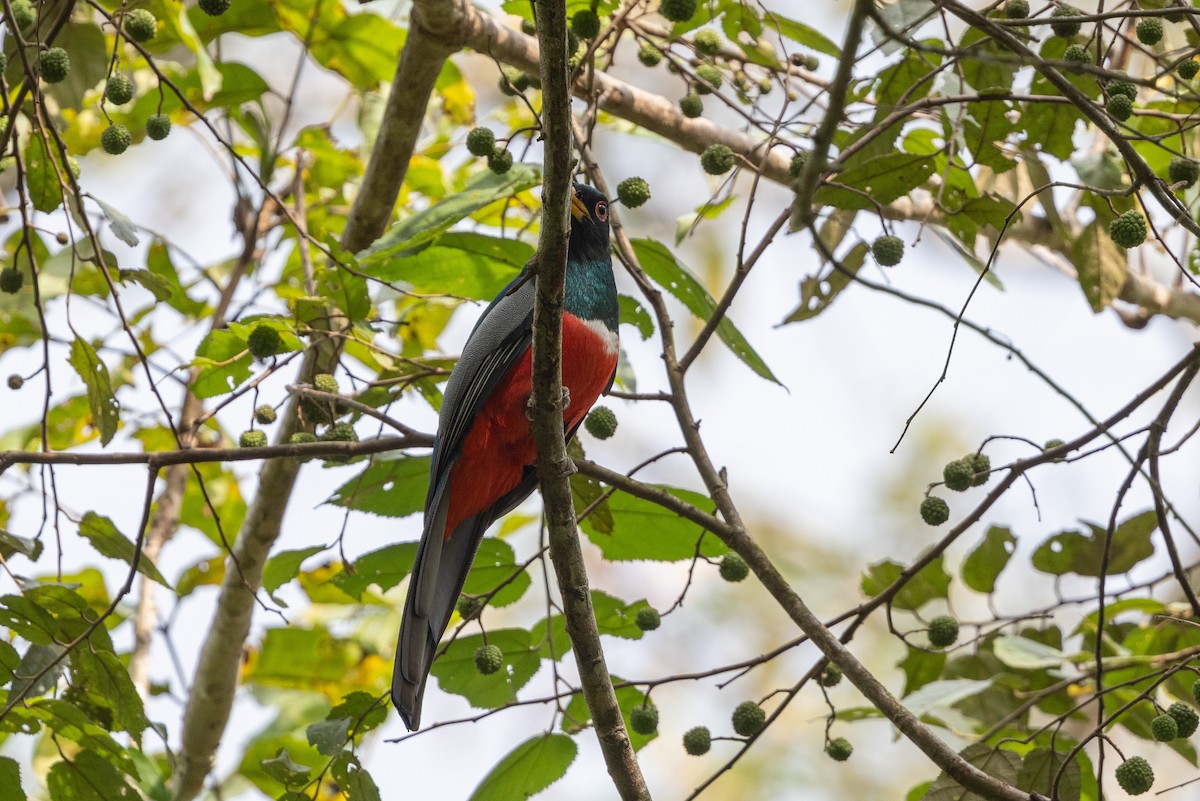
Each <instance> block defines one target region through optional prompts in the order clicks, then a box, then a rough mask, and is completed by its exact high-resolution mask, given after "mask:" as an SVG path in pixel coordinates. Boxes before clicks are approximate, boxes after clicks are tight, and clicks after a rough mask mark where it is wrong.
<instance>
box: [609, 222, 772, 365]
mask: <svg viewBox="0 0 1200 801" xmlns="http://www.w3.org/2000/svg"><path fill="white" fill-rule="evenodd" d="M633 249H634V252H635V253H636V254H637V257H638V261H639V262H641V265H642V269H643V270H645V271H646V274H647V275H649V276H650V278H651V279H652V280H653V281H654V282H655V283H656V284H658V285H659V286H661V287H662V288H663V289H665V290H667V291H668V292H670V293H671V294H672V295H673V296H674V297H675V298H676V299H677V300H679V302H680V303H682V304H683V305H684V306H685V307H686V308H687V310H688V311H690V312H691V313H692V314H694V315H695V316H696V317H697V319H700V320H703V321H707V320H708V319H709V318H710V317H711V316H712V314H713V312H714V311H715V310H716V308H717V304H716V301H714V300H713V297H712V295H710V294H709V293H708V290H707V289H705V288H704V285H703V284H701V283H700V281H698V280H697V279H696V276H695V275H694V274H693V273H692V271H691V270H689V269H688V268H687V267H686V266H685V265H684V264H683V263H682V262H680V261H679V260H677V259H676V258H675V254H674V253H672V252H671V251H670V250H668V249H667V247H666V246H665V245H663V244H662V243H661V242H656V241H655V240H653V239H635V240H633ZM717 336H718V337H720V339H721V341H722V342H724V343H725V345H726V346H727V347H728V348H729V349H730V350H731V351H733V355H734V356H737V357H738V358H739V359H741V360H742V361H743V362H744V363H745V364H746V366H748V367H749V368H750V369H751V370H753V371H754V372H755V373H757V374H758V375H760V376H762V377H763V378H765V379H767V380H768V381H773V382H775V383H776V384H778V383H779V379H777V378H775V374H774V373H772V372H771V368H769V367H767V364H766V362H764V361H763V360H762V357H761V356H759V355H758V353H757V352H756V351H755V350H754V348H752V347H750V343H749V342H747V341H746V338H745V337H744V336H742V333H741V332H740V331H738V330H737V327H736V326H734V324H733V321H732V320H730V319H729V317H728V316H725V317H722V318H721V322H720V324H719V325H717Z"/></svg>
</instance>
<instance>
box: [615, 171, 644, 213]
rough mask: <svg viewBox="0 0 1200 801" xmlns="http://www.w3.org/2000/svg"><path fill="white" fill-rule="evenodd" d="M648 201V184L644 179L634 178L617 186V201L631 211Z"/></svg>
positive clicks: (627, 179)
mask: <svg viewBox="0 0 1200 801" xmlns="http://www.w3.org/2000/svg"><path fill="white" fill-rule="evenodd" d="M649 199H650V184H648V183H646V179H645V178H639V177H637V176H634V177H633V178H626V179H625V180H624V181H621V183H619V184H617V200H619V201H621V203H623V204H624V205H626V206H628V207H629V208H631V209H636V208H637V207H638V206H641V205H643V204H645V202H646V201H647V200H649Z"/></svg>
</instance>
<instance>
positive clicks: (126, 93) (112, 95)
mask: <svg viewBox="0 0 1200 801" xmlns="http://www.w3.org/2000/svg"><path fill="white" fill-rule="evenodd" d="M104 99H105V100H107V101H108V102H109V103H112V104H113V105H116V106H119V105H121V104H122V103H128V102H129V101H130V100H133V81H131V80H130V79H129V76H127V75H121V74H120V73H118V74H116V75H114V76H112V77H111V78H109V79H108V80H107V81H106V82H105V84H104Z"/></svg>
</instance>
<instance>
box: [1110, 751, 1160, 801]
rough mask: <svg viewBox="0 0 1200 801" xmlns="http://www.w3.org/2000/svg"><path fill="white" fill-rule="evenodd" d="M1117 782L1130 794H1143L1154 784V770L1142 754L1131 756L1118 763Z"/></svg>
mask: <svg viewBox="0 0 1200 801" xmlns="http://www.w3.org/2000/svg"><path fill="white" fill-rule="evenodd" d="M1116 773H1117V784H1119V785H1121V789H1122V790H1124V791H1125V792H1127V793H1129V794H1130V795H1141V794H1142V793H1144V792H1146V791H1147V790H1149V789H1150V788H1151V787H1152V786H1153V785H1154V770H1153V769H1152V768H1151V767H1150V763H1149V762H1147V761H1146V760H1145V759H1143V758H1142V757H1140V756H1135V757H1130V758H1129V759H1127V760H1125V761H1124V762H1122V763H1121V764H1120V765H1117V771H1116Z"/></svg>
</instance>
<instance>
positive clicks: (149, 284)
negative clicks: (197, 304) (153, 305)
mask: <svg viewBox="0 0 1200 801" xmlns="http://www.w3.org/2000/svg"><path fill="white" fill-rule="evenodd" d="M118 278H119V280H120V281H121V283H122V284H127V283H129V282H130V281H132V282H133V283H135V284H138V285H140V286H141V287H142V288H143V289H145V290H146V291H147V292H149V293H150V294H151V295H154V299H155V300H157V301H164V300H170V299H171V292H172V289H171V285H170V284H169V283H167V281H166V280H165V279H163V278H161V277H159V276H157V275H155V274H154V273H152V272H150V271H149V270H121V271H120V272H119V273H118Z"/></svg>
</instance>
